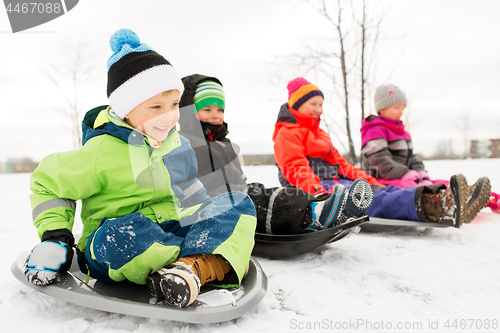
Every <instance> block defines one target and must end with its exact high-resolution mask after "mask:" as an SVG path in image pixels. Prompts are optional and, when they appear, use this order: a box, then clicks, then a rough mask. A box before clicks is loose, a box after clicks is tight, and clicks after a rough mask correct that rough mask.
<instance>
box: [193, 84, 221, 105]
mask: <svg viewBox="0 0 500 333" xmlns="http://www.w3.org/2000/svg"><path fill="white" fill-rule="evenodd" d="M193 103H194V105H195V106H196V110H195V109H193V113H196V112H198V111H200V110H201V109H203V108H204V107H206V106H209V105H217V106H220V107H221V108H222V110H225V109H226V104H225V100H224V90H222V85H220V84H219V83H217V82H215V81H203V82H201V83H200V84H198V86H197V87H196V91H195V93H194V97H193Z"/></svg>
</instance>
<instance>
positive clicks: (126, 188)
mask: <svg viewBox="0 0 500 333" xmlns="http://www.w3.org/2000/svg"><path fill="white" fill-rule="evenodd" d="M82 127H83V138H84V142H83V147H82V148H80V149H79V150H75V151H69V152H63V153H55V154H51V155H49V156H47V157H46V158H44V159H43V160H42V161H41V162H40V165H39V166H38V168H37V169H36V170H35V171H34V172H33V174H32V176H31V190H32V192H33V193H32V194H31V195H30V200H31V209H32V212H33V221H34V224H35V226H36V227H37V228H38V234H39V236H40V237H41V236H42V235H43V233H44V232H45V231H49V230H57V229H68V230H69V231H71V230H72V228H73V222H74V215H75V208H76V201H77V200H81V202H82V212H81V219H82V222H83V231H82V237H81V238H80V240H79V241H78V248H79V249H80V250H81V251H84V249H85V247H86V245H87V239H88V237H89V235H90V234H91V233H92V231H93V230H94V229H96V228H97V227H98V226H99V224H100V222H101V220H102V219H103V218H108V219H110V218H116V217H121V216H124V215H127V214H130V213H134V212H137V211H138V212H141V213H142V214H144V215H145V216H146V217H148V218H150V219H151V220H153V221H157V222H158V223H161V222H164V221H172V220H173V221H179V220H180V219H182V218H183V217H185V216H187V215H189V214H191V213H192V212H194V211H195V210H196V209H197V208H198V207H199V204H200V203H201V202H203V201H205V200H207V199H209V197H208V196H207V194H206V191H205V189H204V188H203V185H202V184H201V182H200V181H199V180H198V179H197V178H196V174H197V163H196V157H195V154H194V151H193V150H192V148H191V146H190V144H189V141H188V140H187V139H185V138H184V137H182V136H180V135H179V134H178V132H177V131H176V130H175V129H173V130H172V131H171V132H170V133H169V135H168V137H167V139H166V140H165V141H164V142H163V143H162V145H161V147H159V148H156V149H154V148H152V147H150V146H149V143H148V140H147V137H145V136H143V134H142V133H140V132H138V131H136V130H134V128H132V127H131V126H129V125H128V124H126V123H125V122H123V121H122V120H121V119H118V118H117V117H116V116H113V113H112V112H111V111H110V108H109V107H106V106H104V107H99V108H95V109H93V110H91V111H89V112H88V113H87V115H86V117H85V119H84V121H83V125H82ZM184 207H186V208H184Z"/></svg>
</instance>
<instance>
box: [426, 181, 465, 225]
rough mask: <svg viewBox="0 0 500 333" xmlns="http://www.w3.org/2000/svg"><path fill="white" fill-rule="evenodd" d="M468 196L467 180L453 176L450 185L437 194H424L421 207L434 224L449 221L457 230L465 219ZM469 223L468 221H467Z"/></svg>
mask: <svg viewBox="0 0 500 333" xmlns="http://www.w3.org/2000/svg"><path fill="white" fill-rule="evenodd" d="M468 195H469V186H468V185H467V179H465V176H464V175H462V174H458V175H453V176H452V177H451V179H450V185H449V186H448V187H447V188H446V189H445V190H444V191H443V192H440V193H437V194H432V193H424V194H423V195H422V207H423V210H424V213H425V216H426V217H427V218H428V219H429V220H431V221H434V222H440V223H443V222H448V221H451V222H452V225H453V226H454V227H457V228H459V227H460V225H461V224H462V223H463V222H465V221H466V220H467V219H466V203H467V197H468ZM469 222H470V221H469Z"/></svg>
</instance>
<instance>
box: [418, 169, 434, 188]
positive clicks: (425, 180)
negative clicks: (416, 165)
mask: <svg viewBox="0 0 500 333" xmlns="http://www.w3.org/2000/svg"><path fill="white" fill-rule="evenodd" d="M418 178H419V179H420V181H419V182H418V185H420V186H428V185H433V184H434V183H433V182H432V181H431V178H430V177H429V174H428V173H427V171H425V170H420V171H419V172H418Z"/></svg>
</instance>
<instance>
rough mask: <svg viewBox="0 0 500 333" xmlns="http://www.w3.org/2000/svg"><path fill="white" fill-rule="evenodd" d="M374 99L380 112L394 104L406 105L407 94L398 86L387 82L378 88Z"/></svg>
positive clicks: (376, 108)
mask: <svg viewBox="0 0 500 333" xmlns="http://www.w3.org/2000/svg"><path fill="white" fill-rule="evenodd" d="M374 101H375V110H376V111H377V112H379V111H381V110H383V109H385V108H388V107H389V106H392V105H396V104H404V105H406V96H405V94H404V93H403V92H402V91H401V90H400V89H399V88H398V87H397V86H395V85H393V84H386V85H382V86H380V87H378V88H377V90H376V91H375V98H374Z"/></svg>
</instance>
